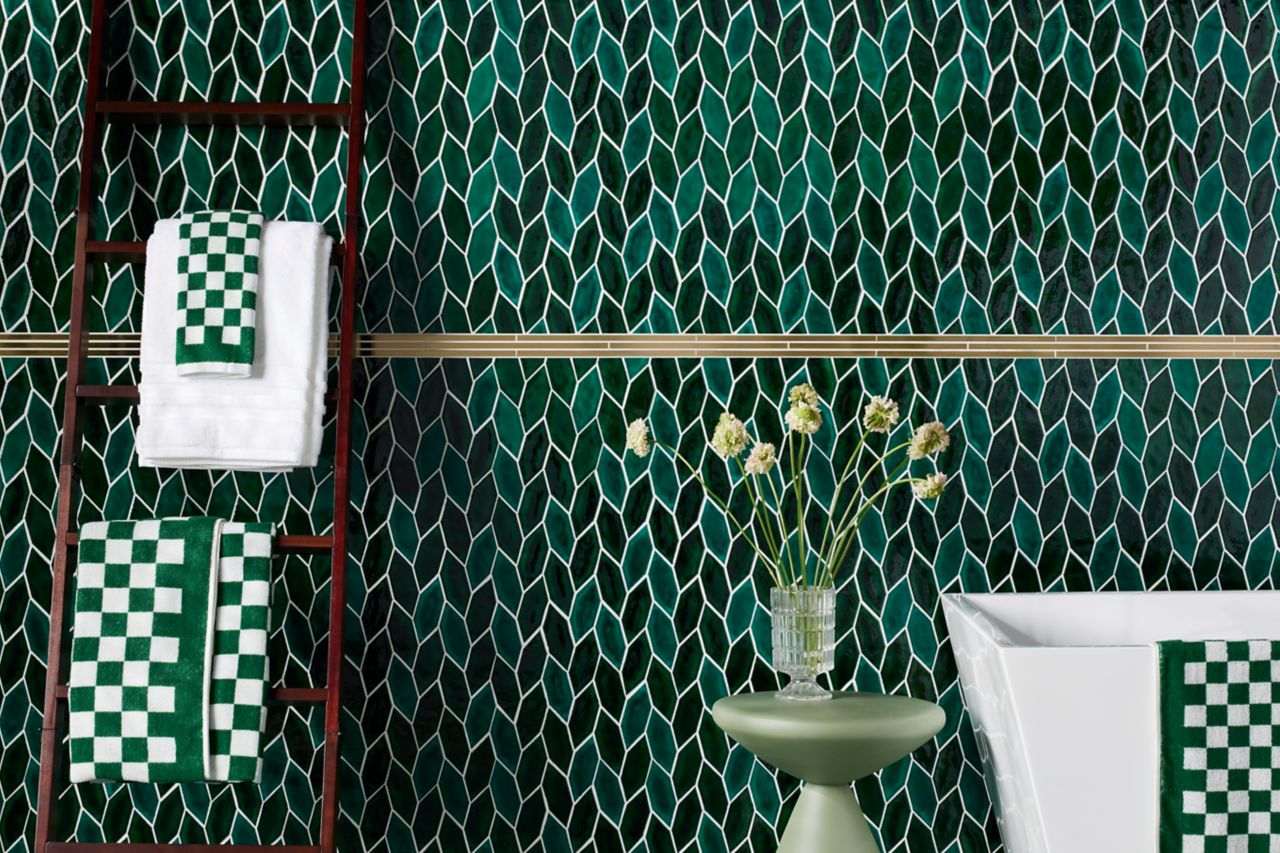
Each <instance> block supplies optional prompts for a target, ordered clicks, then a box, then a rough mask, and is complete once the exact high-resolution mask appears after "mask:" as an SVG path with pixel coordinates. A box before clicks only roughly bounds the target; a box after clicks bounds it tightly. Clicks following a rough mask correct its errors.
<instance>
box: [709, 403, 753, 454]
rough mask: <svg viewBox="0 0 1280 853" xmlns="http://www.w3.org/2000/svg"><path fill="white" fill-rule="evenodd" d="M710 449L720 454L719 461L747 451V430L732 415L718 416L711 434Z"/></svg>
mask: <svg viewBox="0 0 1280 853" xmlns="http://www.w3.org/2000/svg"><path fill="white" fill-rule="evenodd" d="M711 449H712V450H714V451H715V452H716V453H718V454H720V458H721V459H732V458H733V457H735V456H737V455H738V454H739V453H741V452H742V451H744V450H746V449H747V428H746V427H745V426H743V424H742V421H740V420H738V418H737V416H735V415H734V414H733V413H731V412H725V413H724V414H723V415H721V416H720V421H719V422H718V423H717V424H716V429H715V432H713V433H712V434H711Z"/></svg>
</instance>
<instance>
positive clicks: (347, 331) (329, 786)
mask: <svg viewBox="0 0 1280 853" xmlns="http://www.w3.org/2000/svg"><path fill="white" fill-rule="evenodd" d="M367 18H368V15H367V14H366V10H365V0H356V2H355V11H354V15H353V22H352V39H351V98H350V104H351V117H350V119H349V122H348V126H347V127H348V132H347V198H346V208H345V211H344V214H345V215H344V220H345V221H344V224H343V238H342V240H343V245H344V246H345V247H346V251H345V252H344V253H343V256H342V303H341V308H340V313H339V321H338V325H339V329H340V333H339V334H340V336H339V339H338V405H337V408H338V423H337V430H336V432H337V434H336V436H335V441H334V451H333V455H334V474H333V558H332V560H331V561H330V569H331V580H330V585H329V646H328V655H329V659H328V667H327V672H326V675H325V687H326V689H327V690H328V691H329V696H328V701H327V702H326V703H325V709H324V712H325V720H324V772H323V783H322V784H323V787H322V789H321V800H320V849H321V851H323V853H334V851H335V850H336V849H337V843H338V842H337V826H338V730H339V728H340V724H341V720H342V707H341V706H342V703H341V694H342V634H343V631H342V627H343V618H344V615H345V612H346V597H347V596H346V590H347V586H346V575H347V532H348V527H349V522H350V507H351V404H352V394H353V387H352V368H353V366H354V362H355V351H356V340H355V326H356V290H357V286H358V278H357V277H358V275H359V264H358V262H357V261H358V256H359V254H360V252H359V245H360V200H361V193H360V169H361V166H362V163H363V160H364V77H365V55H364V54H365V50H364V48H365V28H366V24H367Z"/></svg>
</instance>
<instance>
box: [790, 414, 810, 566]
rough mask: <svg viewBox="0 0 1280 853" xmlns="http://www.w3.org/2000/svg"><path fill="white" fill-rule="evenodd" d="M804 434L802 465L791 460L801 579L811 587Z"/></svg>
mask: <svg viewBox="0 0 1280 853" xmlns="http://www.w3.org/2000/svg"><path fill="white" fill-rule="evenodd" d="M806 438H807V436H805V434H804V433H800V465H799V466H798V467H797V466H796V462H795V454H792V459H791V485H793V486H794V487H795V490H796V539H797V542H798V543H799V546H800V579H801V581H802V583H803V585H804V586H805V587H806V588H807V587H808V586H809V552H808V550H806V548H805V542H804V477H803V475H804V451H805V446H806V442H805V439H806Z"/></svg>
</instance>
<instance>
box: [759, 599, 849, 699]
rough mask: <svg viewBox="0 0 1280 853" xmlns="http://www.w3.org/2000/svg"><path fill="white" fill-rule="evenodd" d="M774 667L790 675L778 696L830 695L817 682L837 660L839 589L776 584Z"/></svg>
mask: <svg viewBox="0 0 1280 853" xmlns="http://www.w3.org/2000/svg"><path fill="white" fill-rule="evenodd" d="M769 603H770V605H771V607H772V609H773V668H774V669H776V670H777V671H778V672H781V673H785V674H786V675H789V676H791V682H790V683H789V684H788V685H787V686H786V687H785V688H783V689H782V690H781V691H779V692H778V698H779V699H790V700H798V701H809V702H812V701H817V700H822V699H830V698H831V691H830V690H827V689H826V688H824V687H822V686H820V685H819V684H818V682H817V678H818V676H819V675H822V674H823V673H824V672H830V671H831V670H832V669H834V668H835V664H836V591H835V590H834V589H814V588H804V587H774V589H773V590H772V591H771V592H770V593H769Z"/></svg>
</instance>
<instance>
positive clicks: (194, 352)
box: [177, 210, 262, 377]
mask: <svg viewBox="0 0 1280 853" xmlns="http://www.w3.org/2000/svg"><path fill="white" fill-rule="evenodd" d="M261 246H262V214H261V213H248V212H244V211H237V210H231V211H226V210H218V211H209V212H205V213H185V214H183V215H182V216H181V217H180V218H179V220H178V340H177V361H178V374H179V375H180V376H229V377H231V376H248V375H249V374H250V373H251V372H252V370H253V359H254V351H255V349H256V344H257V334H258V333H257V325H258V262H259V257H258V256H259V253H260V250H261Z"/></svg>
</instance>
